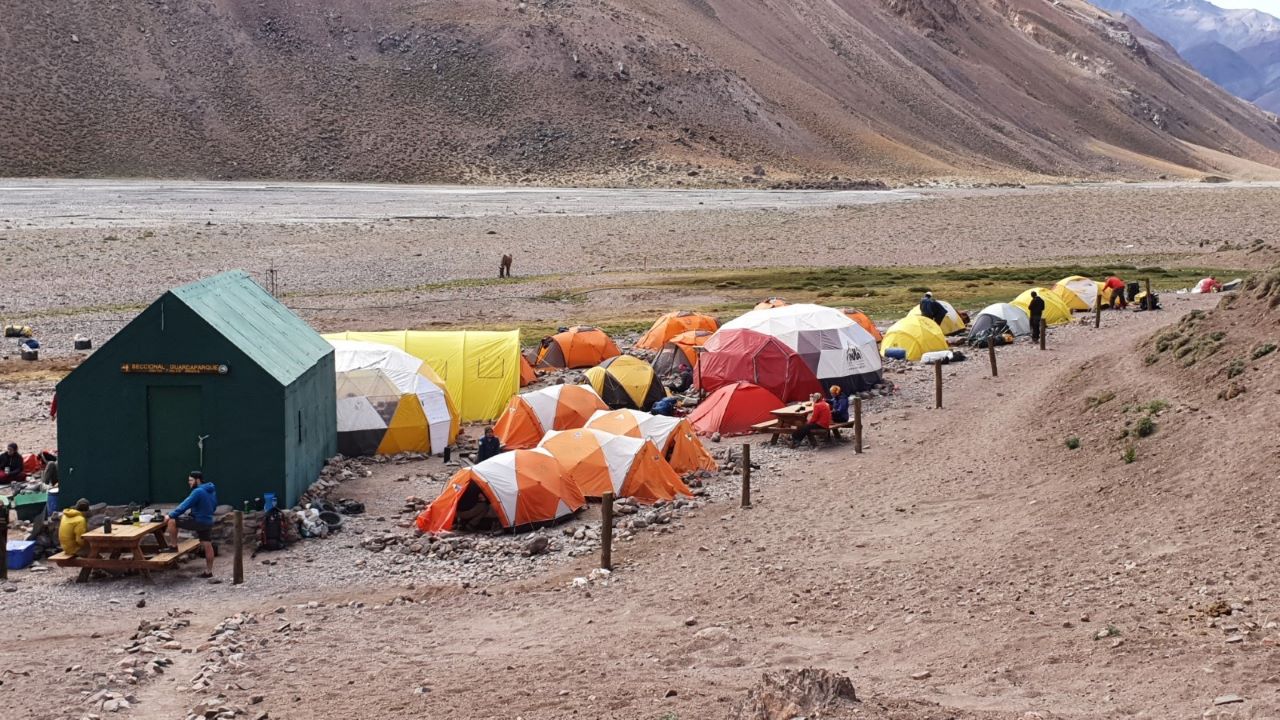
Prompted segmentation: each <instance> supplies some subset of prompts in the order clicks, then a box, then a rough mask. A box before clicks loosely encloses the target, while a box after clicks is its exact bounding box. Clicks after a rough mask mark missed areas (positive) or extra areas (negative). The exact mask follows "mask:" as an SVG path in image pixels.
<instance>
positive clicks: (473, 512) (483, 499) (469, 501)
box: [453, 483, 498, 530]
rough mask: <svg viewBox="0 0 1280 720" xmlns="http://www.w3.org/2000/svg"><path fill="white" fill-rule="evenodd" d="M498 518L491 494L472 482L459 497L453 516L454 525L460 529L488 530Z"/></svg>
mask: <svg viewBox="0 0 1280 720" xmlns="http://www.w3.org/2000/svg"><path fill="white" fill-rule="evenodd" d="M497 519H498V511H497V510H495V509H494V508H493V504H492V503H490V502H489V496H488V495H485V494H484V492H483V491H481V490H480V486H479V485H476V484H475V483H471V484H470V485H468V486H467V489H466V490H463V491H462V497H460V498H458V509H457V512H456V513H455V514H454V516H453V527H454V528H455V529H460V530H486V529H488V528H490V527H492V526H493V524H494V522H496V521H497Z"/></svg>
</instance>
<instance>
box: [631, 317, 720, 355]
mask: <svg viewBox="0 0 1280 720" xmlns="http://www.w3.org/2000/svg"><path fill="white" fill-rule="evenodd" d="M719 327H720V323H718V322H716V319H715V318H713V317H711V316H710V315H702V314H700V313H694V312H687V311H683V310H682V311H680V312H670V313H667V314H666V315H663V316H662V317H660V318H658V321H657V322H655V323H654V324H653V327H651V328H649V332H646V333H645V334H644V335H642V336H641V337H640V339H639V340H637V341H636V347H637V348H641V349H644V350H661V349H662V346H663V345H666V344H667V343H668V342H669V341H670V340H671V338H673V337H675V336H677V335H679V334H681V333H685V332H688V331H690V330H706V331H707V332H715V331H716V330H717V329H719Z"/></svg>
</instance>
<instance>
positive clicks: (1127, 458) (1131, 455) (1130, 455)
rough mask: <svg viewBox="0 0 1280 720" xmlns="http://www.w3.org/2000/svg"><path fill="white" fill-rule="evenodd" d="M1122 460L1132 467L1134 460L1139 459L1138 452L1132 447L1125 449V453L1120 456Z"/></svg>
mask: <svg viewBox="0 0 1280 720" xmlns="http://www.w3.org/2000/svg"><path fill="white" fill-rule="evenodd" d="M1120 459H1121V460H1124V464H1125V465H1132V464H1133V461H1134V460H1137V459H1138V451H1137V449H1136V448H1134V447H1133V446H1132V445H1128V446H1126V447H1125V449H1124V452H1123V453H1122V454H1121V455H1120Z"/></svg>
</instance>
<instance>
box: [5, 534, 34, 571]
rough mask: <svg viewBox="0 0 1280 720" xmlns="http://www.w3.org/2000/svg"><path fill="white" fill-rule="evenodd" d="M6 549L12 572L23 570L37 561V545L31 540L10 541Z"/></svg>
mask: <svg viewBox="0 0 1280 720" xmlns="http://www.w3.org/2000/svg"><path fill="white" fill-rule="evenodd" d="M6 549H7V551H8V552H7V554H8V556H9V569H11V570H21V569H23V568H25V567H28V566H30V565H31V563H33V562H35V561H36V544H35V543H34V542H31V541H30V540H10V541H9V544H8V546H7V547H6Z"/></svg>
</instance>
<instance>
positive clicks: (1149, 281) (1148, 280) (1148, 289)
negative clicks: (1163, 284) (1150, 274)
mask: <svg viewBox="0 0 1280 720" xmlns="http://www.w3.org/2000/svg"><path fill="white" fill-rule="evenodd" d="M1147 297H1151V278H1147Z"/></svg>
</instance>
